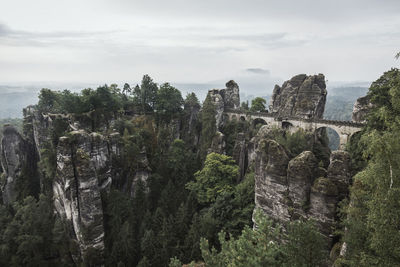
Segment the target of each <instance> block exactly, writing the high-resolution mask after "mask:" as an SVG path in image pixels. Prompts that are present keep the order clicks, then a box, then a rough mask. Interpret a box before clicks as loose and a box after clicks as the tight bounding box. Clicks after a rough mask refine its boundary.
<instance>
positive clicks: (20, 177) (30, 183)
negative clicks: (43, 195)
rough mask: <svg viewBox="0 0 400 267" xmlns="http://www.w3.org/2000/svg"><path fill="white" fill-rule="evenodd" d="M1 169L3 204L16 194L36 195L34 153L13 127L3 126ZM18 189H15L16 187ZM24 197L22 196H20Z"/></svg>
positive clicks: (15, 196) (37, 183)
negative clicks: (23, 192)
mask: <svg viewBox="0 0 400 267" xmlns="http://www.w3.org/2000/svg"><path fill="white" fill-rule="evenodd" d="M0 150H1V156H0V159H1V168H2V170H3V178H2V180H3V181H2V184H1V191H2V197H3V203H5V204H9V203H11V202H13V201H15V200H17V198H18V192H21V191H26V193H33V194H34V193H38V187H39V180H38V179H37V178H38V177H37V176H36V174H35V171H36V151H35V148H34V147H33V145H32V144H31V143H29V142H28V141H26V140H25V139H24V138H23V137H22V136H21V135H20V134H19V133H18V131H17V130H16V129H15V128H14V127H13V126H7V125H6V126H4V129H3V138H2V140H1V148H0ZM17 185H18V186H19V188H16V186H17ZM21 197H24V196H21Z"/></svg>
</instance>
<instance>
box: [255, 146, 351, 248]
mask: <svg viewBox="0 0 400 267" xmlns="http://www.w3.org/2000/svg"><path fill="white" fill-rule="evenodd" d="M349 162H350V159H349V155H348V153H347V152H345V151H335V152H333V153H332V154H331V158H330V164H329V167H328V171H326V170H324V169H323V168H321V167H319V166H318V161H317V159H316V157H315V156H314V154H313V153H312V152H311V151H304V152H302V153H300V154H299V155H297V156H296V157H294V158H293V159H289V156H288V154H287V152H286V149H285V148H284V147H283V146H281V145H280V144H278V143H277V142H276V141H273V140H270V139H263V140H261V141H260V143H259V144H258V146H257V149H256V157H255V166H256V167H255V204H256V208H260V209H261V210H263V211H264V213H265V214H267V215H268V216H269V217H270V218H272V219H273V220H275V221H278V222H281V223H282V222H283V223H284V222H287V221H290V220H296V219H299V218H312V219H313V220H315V221H316V223H317V226H318V227H319V229H320V231H321V233H323V234H324V236H325V237H326V238H327V240H329V241H331V240H332V237H333V231H334V227H335V224H336V220H337V216H336V210H337V207H338V206H337V205H338V203H339V201H340V200H342V199H343V198H344V197H345V196H347V194H348V185H349V184H350V175H349V173H350V166H349ZM324 175H325V176H324Z"/></svg>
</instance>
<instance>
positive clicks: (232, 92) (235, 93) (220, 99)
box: [208, 80, 240, 129]
mask: <svg viewBox="0 0 400 267" xmlns="http://www.w3.org/2000/svg"><path fill="white" fill-rule="evenodd" d="M208 95H209V96H210V97H211V100H212V102H213V104H214V105H215V110H216V115H215V119H216V126H217V129H220V128H221V127H222V126H223V124H224V118H223V112H224V110H225V109H238V108H239V107H240V96H239V86H238V84H237V83H236V82H235V81H233V80H230V81H229V82H227V83H226V88H225V89H213V90H209V91H208Z"/></svg>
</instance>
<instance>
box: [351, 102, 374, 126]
mask: <svg viewBox="0 0 400 267" xmlns="http://www.w3.org/2000/svg"><path fill="white" fill-rule="evenodd" d="M371 108H372V104H371V102H370V98H369V96H368V95H366V96H363V97H360V98H358V99H357V101H356V102H355V103H354V106H353V114H352V120H353V121H354V122H361V123H362V122H366V118H367V115H368V112H369V110H370V109H371Z"/></svg>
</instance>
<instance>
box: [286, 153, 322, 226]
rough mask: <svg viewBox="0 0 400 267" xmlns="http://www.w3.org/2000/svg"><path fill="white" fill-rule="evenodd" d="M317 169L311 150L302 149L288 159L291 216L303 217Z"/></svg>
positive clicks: (293, 217) (316, 162) (295, 217)
mask: <svg viewBox="0 0 400 267" xmlns="http://www.w3.org/2000/svg"><path fill="white" fill-rule="evenodd" d="M317 169H318V161H317V159H316V158H315V156H314V154H313V153H312V152H311V151H304V152H302V153H301V154H300V155H298V156H297V157H295V158H293V159H292V160H290V162H289V164H288V167H287V182H288V192H289V193H288V195H289V199H290V200H291V204H292V207H293V209H292V210H291V218H292V219H297V218H300V217H305V212H306V209H307V205H309V203H310V188H311V185H312V184H313V182H314V179H315V174H316V172H317Z"/></svg>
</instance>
